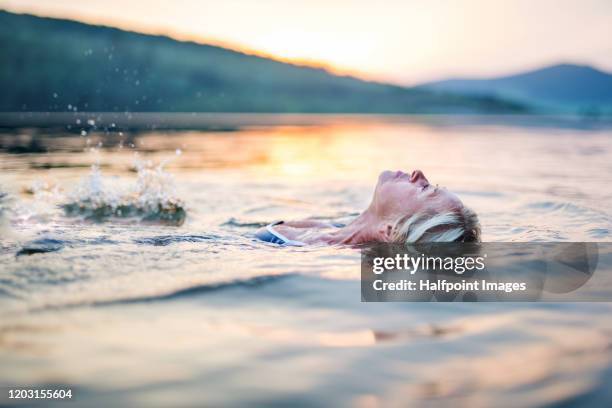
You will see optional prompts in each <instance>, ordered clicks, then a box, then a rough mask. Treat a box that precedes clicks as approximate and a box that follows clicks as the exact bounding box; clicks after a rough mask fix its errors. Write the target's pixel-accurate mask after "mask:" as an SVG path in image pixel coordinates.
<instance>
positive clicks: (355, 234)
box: [321, 210, 380, 245]
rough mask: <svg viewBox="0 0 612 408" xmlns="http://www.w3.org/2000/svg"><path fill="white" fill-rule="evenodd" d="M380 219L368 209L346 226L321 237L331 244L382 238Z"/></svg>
mask: <svg viewBox="0 0 612 408" xmlns="http://www.w3.org/2000/svg"><path fill="white" fill-rule="evenodd" d="M379 224H380V222H379V220H378V218H376V217H375V216H374V215H373V214H372V213H371V212H369V211H368V210H366V211H364V212H363V213H361V214H360V215H359V216H358V217H357V218H355V219H354V220H353V221H352V222H351V223H350V224H348V225H347V226H346V227H343V228H340V229H339V230H337V231H334V232H332V233H329V234H326V235H325V236H324V237H321V238H322V240H324V241H325V242H326V243H327V244H330V245H340V244H342V245H352V244H361V243H364V242H371V241H377V240H380V237H379V231H378V230H379Z"/></svg>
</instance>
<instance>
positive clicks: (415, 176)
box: [410, 170, 427, 183]
mask: <svg viewBox="0 0 612 408" xmlns="http://www.w3.org/2000/svg"><path fill="white" fill-rule="evenodd" d="M419 180H425V181H427V179H426V178H425V175H424V174H423V172H422V171H421V170H415V171H413V172H412V174H411V175H410V182H412V183H416V182H417V181H419Z"/></svg>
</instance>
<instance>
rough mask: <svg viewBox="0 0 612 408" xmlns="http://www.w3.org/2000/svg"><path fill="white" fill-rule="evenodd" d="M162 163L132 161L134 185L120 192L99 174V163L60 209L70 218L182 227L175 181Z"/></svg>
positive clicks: (116, 184)
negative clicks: (132, 220)
mask: <svg viewBox="0 0 612 408" xmlns="http://www.w3.org/2000/svg"><path fill="white" fill-rule="evenodd" d="M166 163H167V161H166V162H162V163H160V164H159V165H154V164H153V163H152V162H151V161H141V160H139V159H138V158H136V160H135V164H134V167H135V169H136V171H137V178H136V181H135V183H132V184H130V185H128V186H127V187H124V188H122V187H121V183H119V182H117V180H112V179H109V178H108V177H105V176H104V175H103V174H102V171H101V169H100V165H99V163H98V162H96V163H95V164H93V165H92V166H91V171H90V173H89V175H88V176H86V177H85V178H84V179H82V180H81V182H80V183H79V184H78V185H77V187H76V188H75V189H74V190H73V191H72V192H71V193H69V194H68V196H67V197H68V200H67V202H66V203H65V204H63V205H62V208H63V209H64V211H65V213H66V214H67V215H71V216H75V215H78V216H84V217H85V218H87V219H93V220H96V221H103V220H104V219H106V218H109V217H123V218H127V217H137V218H140V219H141V220H143V221H153V222H161V223H167V224H171V225H181V224H182V223H183V222H184V221H185V217H186V215H187V213H186V210H185V204H184V202H183V201H182V200H181V199H179V198H178V197H177V195H176V190H175V184H174V178H173V177H172V175H171V174H169V173H168V172H166V171H165V170H164V165H165V164H166Z"/></svg>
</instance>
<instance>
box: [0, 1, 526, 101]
mask: <svg viewBox="0 0 612 408" xmlns="http://www.w3.org/2000/svg"><path fill="white" fill-rule="evenodd" d="M0 47H1V49H2V52H1V53H0V87H1V89H2V92H1V93H0V111H5V112H7V111H66V110H74V109H75V108H76V109H78V110H79V111H116V112H123V111H141V112H144V111H149V112H161V111H164V112H323V113H325V112H338V113H353V112H355V113H357V112H360V113H447V112H463V113H473V112H485V113H514V112H522V111H525V106H523V105H521V104H517V103H512V102H507V101H503V100H499V99H497V98H492V97H488V96H487V97H480V96H477V97H472V96H461V95H452V94H440V93H438V92H431V91H428V90H423V89H410V88H404V87H400V86H394V85H388V84H383V83H376V82H368V81H364V80H360V79H357V78H353V77H348V76H339V75H333V74H331V73H329V72H327V71H325V70H323V69H319V68H314V67H308V66H299V65H293V64H287V63H283V62H279V61H276V60H273V59H268V58H262V57H259V56H254V55H248V54H244V53H241V52H237V51H233V50H230V49H226V48H222V47H217V46H212V45H206V44H198V43H194V42H183V41H177V40H174V39H171V38H168V37H164V36H153V35H145V34H139V33H134V32H128V31H123V30H119V29H116V28H110V27H102V26H93V25H88V24H83V23H79V22H75V21H69V20H60V19H51V18H41V17H36V16H31V15H23V14H13V13H9V12H5V11H0Z"/></svg>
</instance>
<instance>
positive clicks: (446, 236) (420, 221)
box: [391, 206, 480, 244]
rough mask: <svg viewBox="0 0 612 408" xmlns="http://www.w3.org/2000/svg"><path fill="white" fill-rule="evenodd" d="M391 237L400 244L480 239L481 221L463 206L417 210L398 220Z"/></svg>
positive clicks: (478, 240) (477, 240)
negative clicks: (438, 209) (437, 210)
mask: <svg viewBox="0 0 612 408" xmlns="http://www.w3.org/2000/svg"><path fill="white" fill-rule="evenodd" d="M391 239H392V240H393V242H397V243H402V244H403V243H409V244H412V243H414V244H416V243H423V242H480V223H479V222H478V216H477V215H476V213H475V212H474V211H472V210H471V209H469V208H467V207H465V206H462V207H461V208H460V209H458V210H456V211H450V212H445V213H437V214H431V213H429V212H420V213H416V214H412V215H409V216H406V217H402V218H400V219H399V220H397V222H396V223H395V225H394V226H393V232H392V235H391Z"/></svg>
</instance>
